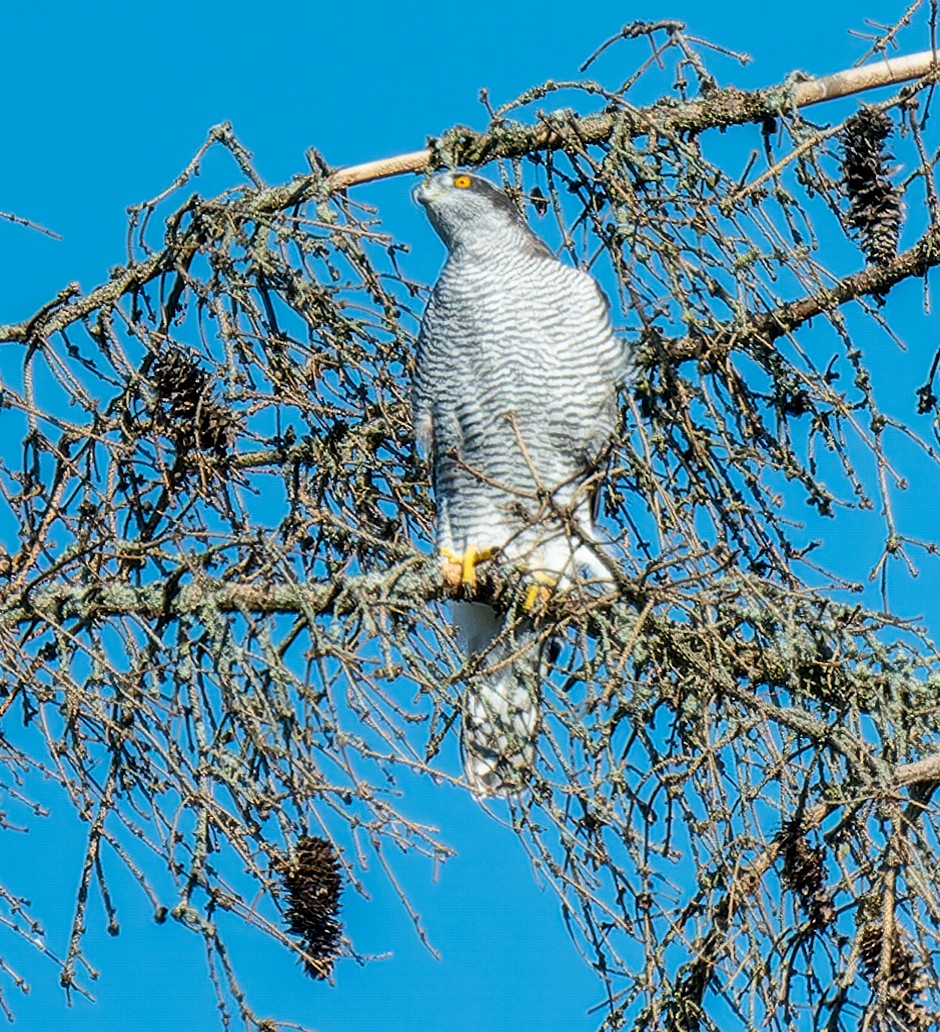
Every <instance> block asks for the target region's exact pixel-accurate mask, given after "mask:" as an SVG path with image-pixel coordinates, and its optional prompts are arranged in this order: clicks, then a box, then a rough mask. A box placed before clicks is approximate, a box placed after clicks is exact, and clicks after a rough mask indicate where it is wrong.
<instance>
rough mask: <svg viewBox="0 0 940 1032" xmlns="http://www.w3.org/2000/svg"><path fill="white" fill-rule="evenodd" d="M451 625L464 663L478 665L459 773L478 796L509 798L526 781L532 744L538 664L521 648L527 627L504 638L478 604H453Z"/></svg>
mask: <svg viewBox="0 0 940 1032" xmlns="http://www.w3.org/2000/svg"><path fill="white" fill-rule="evenodd" d="M454 619H455V622H456V623H457V625H458V627H459V628H460V631H461V636H462V638H463V643H464V647H465V649H466V652H467V655H468V657H469V656H472V655H474V654H476V655H479V656H481V657H482V661H483V663H484V669H483V670H482V672H481V673H480V674H479V675H477V676H476V677H475V678H474V679H473V681H472V683H471V684H470V685H469V686H468V688H467V690H466V693H465V695H464V703H463V728H462V733H461V738H460V745H461V752H462V753H463V767H464V773H465V775H466V778H467V781H468V782H469V783H470V788H471V789H472V790H473V792H474V793H475V794H476V795H478V796H489V795H514V794H515V793H517V792H519V791H521V789H522V788H523V787H524V786H525V783H526V781H527V780H528V776H529V774H530V772H531V771H532V768H533V765H534V763H535V749H536V743H537V741H538V726H539V704H538V692H539V687H538V673H539V662H538V657H537V655H536V650H535V649H531V648H529V649H527V648H526V646H527V645H528V644H529V643H530V642H531V640H532V638H533V636H534V631H533V629H532V625H531V623H530V622H529V621H527V620H526V621H522V622H521V624H520V625H519V626H517V627H516V628H515V629H514V630H513V633H512V634H509V633H505V634H504V630H505V626H504V622H503V620H502V619H501V618H499V617H498V616H497V615H496V613H495V611H494V610H493V608H492V606H488V605H484V604H483V603H481V602H458V603H455V605H454Z"/></svg>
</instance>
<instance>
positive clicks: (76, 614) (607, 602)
mask: <svg viewBox="0 0 940 1032" xmlns="http://www.w3.org/2000/svg"><path fill="white" fill-rule="evenodd" d="M508 584H509V582H508V581H507V580H505V579H504V578H503V577H501V576H499V575H498V574H495V573H493V572H492V571H487V572H484V573H483V574H482V575H481V581H480V592H481V595H482V596H485V597H487V598H491V597H493V596H494V595H497V596H498V595H503V593H504V592H505V591H506V588H507V586H508ZM622 587H623V590H622V591H621V592H620V593H618V594H609V595H607V596H604V597H602V598H601V597H595V596H591V597H589V598H588V599H585V598H584V597H583V596H580V597H579V596H577V594H576V593H570V594H565V595H563V596H560V597H559V598H558V600H557V602H556V603H553V605H552V612H554V613H555V614H556V615H557V617H558V619H559V621H560V622H561V623H563V624H564V623H567V622H570V621H572V620H576V621H577V622H578V623H579V624H580V625H582V626H584V627H585V628H586V629H587V630H588V632H589V633H592V634H598V635H599V636H601V637H603V638H605V639H607V638H608V637H609V635H610V631H611V627H612V626H617V625H619V624H620V623H621V622H622V621H623V622H626V624H628V625H629V627H631V628H632V626H633V624H634V622H635V614H636V611H637V609H638V608H640V607H641V606H642V604H643V602H644V601H649V600H648V599H645V596H643V595H642V593H641V592H640V591H639V590H637V591H634V590H632V588H631V585H630V583H629V582H626V581H625V582H624V584H623V586H622ZM448 594H452V592H451V591H450V590H449V589H448V588H447V586H446V584H445V582H444V580H443V578H442V572H441V567H440V564H439V563H438V561H437V560H436V558H433V557H428V556H423V555H415V556H414V557H412V558H410V559H407V560H405V561H404V562H402V563H400V564H399V565H398V566H395V567H393V568H391V569H386V570H380V571H377V572H376V573H369V574H358V575H349V576H345V577H338V578H335V579H333V580H330V581H324V582H315V583H309V584H275V585H270V584H250V583H248V584H246V583H229V582H226V581H223V580H219V579H218V578H209V577H205V576H201V575H199V576H195V577H194V578H193V580H191V581H189V582H188V583H186V584H179V583H178V582H177V581H175V580H174V579H173V578H170V579H169V580H168V581H166V582H161V583H157V584H150V585H146V586H133V585H129V584H127V583H125V582H123V581H110V582H107V581H105V582H102V583H101V584H100V585H98V586H93V587H87V586H83V585H76V584H60V585H55V586H50V587H44V588H38V589H35V590H32V591H24V592H22V593H20V594H18V595H17V596H16V597H14V598H12V599H10V600H8V601H7V603H6V604H5V606H4V607H3V608H2V609H0V629H3V630H7V631H15V629H16V628H17V627H18V626H22V627H30V628H35V625H36V624H37V623H43V624H46V625H47V626H49V627H50V628H51V627H60V626H63V625H65V624H72V623H74V622H78V623H79V624H82V625H86V626H88V625H94V624H96V623H99V622H100V621H103V620H109V619H112V620H113V619H115V618H119V619H120V618H129V619H135V620H139V621H145V622H148V623H156V622H158V621H166V620H178V619H180V618H181V617H185V616H195V617H197V618H198V617H200V615H204V616H208V614H209V613H239V614H243V615H245V616H246V617H249V618H250V617H259V618H264V617H268V616H274V615H284V614H286V615H296V616H298V617H306V618H308V619H309V618H313V617H319V616H327V615H332V616H344V615H347V614H351V613H354V612H357V611H362V610H363V609H373V608H374V607H376V606H377V605H386V606H391V607H394V608H400V609H402V610H412V609H414V608H415V607H416V606H418V605H420V604H422V603H426V602H432V601H435V600H440V599H443V598H445V597H446V596H447V595H448ZM509 594H510V596H511V595H512V592H510V593H509ZM556 607H557V608H556ZM605 614H606V615H605ZM547 616H548V614H546V617H547ZM611 621H613V622H612V623H611ZM643 633H644V635H645V636H646V637H647V638H648V639H649V640H648V642H647V651H649V652H650V653H651V654H661V655H662V656H663V657H665V658H667V659H668V657H669V655H670V653H671V651H676V650H677V652H678V653H681V655H682V656H683V657H684V659H685V661H686V662H690V661H700V662H701V664H702V665H703V671H704V672H703V683H704V682H706V681H707V680H708V679H709V676H710V675H709V674H708V672H707V670H706V669H705V668H708V667H709V665H711V667H712V671H713V673H714V674H715V675H717V673H718V671H717V669H716V668H715V666H714V664H715V657H711V658H710V657H709V656H708V655H706V654H702V655H699V648H692V649H691V651H690V643H692V644H694V642H693V639H695V637H696V635H700V634H701V629H700V628H696V627H695V626H694V625H688V624H684V623H682V624H679V623H675V622H673V621H671V620H670V619H669V618H668V617H658V618H652V617H650V618H648V619H647V620H646V621H645V622H644V625H643ZM699 645H700V643H699ZM721 652H722V657H723V658H722V660H721V662H720V663H719V665H720V666H721V668H722V669H723V671H724V675H723V676H722V677H721V678H720V680H721V691H722V692H723V693H724V694H725V695H727V696H730V697H732V698H734V699H735V700H736V701H737V702H738V703H739V704H741V705H745V706H749V707H752V708H753V709H754V711H755V712H756V713H758V714H760V715H761V716H763V717H764V719H766V720H768V721H770V722H771V723H776V724H779V725H780V726H782V727H786V728H788V729H789V730H790V731H791V732H793V733H795V734H798V735H801V736H804V737H806V738H811V739H813V738H814V739H818V740H820V741H826V742H828V743H829V745H830V746H831V747H833V748H835V749H836V750H837V751H838V752H840V753H843V754H844V755H846V756H847V758H851V757H850V754H852V753H853V751H855V750H853V748H850V747H851V746H853V742H852V740H851V739H850V736H847V735H845V734H843V733H842V731H841V729H840V728H838V727H833V726H832V725H830V724H828V723H827V722H826V721H824V720H822V719H820V718H818V717H814V716H812V715H811V714H810V713H808V712H806V711H804V710H803V709H801V708H800V707H798V706H783V705H780V704H778V703H771V702H770V701H769V700H768V699H767V698H765V697H764V696H762V695H761V694H760V693H755V686H757V685H760V684H781V683H786V681H787V680H788V679H789V678H790V677H791V676H793V675H797V676H805V677H806V678H807V679H808V680H812V678H813V674H814V671H813V669H812V663H811V662H809V661H807V663H806V664H804V665H805V666H806V669H805V670H803V671H797V670H795V669H794V667H793V665H792V660H788V659H784V658H783V657H781V658H779V659H778V658H776V657H775V656H774V655H773V650H768V649H766V648H764V649H758V648H755V647H754V645H753V643H749V642H747V641H741V642H740V643H739V644H735V642H734V640H733V639H727V638H726V639H724V640H723V642H722V650H721ZM690 657H692V659H690ZM696 657H697V660H696ZM828 673H829V674H830V676H831V675H832V673H833V671H832V670H831V669H829V670H828ZM729 677H730V678H731V679H732V680H731V681H729V680H728V678H729ZM738 682H740V683H741V684H742V687H741V688H740V689H737V688H736V683H738ZM744 685H746V686H747V687H743V686H744ZM846 690H847V691H849V690H851V686H850V685H849V684H848V682H847V683H846ZM861 752H864V753H865V756H867V757H869V759H868V761H866V763H864V764H862V763H861V760H860V759H859V758H858V757H855V760H856V765H859V764H861V765H862V766H866V767H867V765H868V763H870V762H873V763H875V765H876V767H878V768H880V769H882V770H883V772H884V774H885V775H887V777H888V779H889V780H888V781H881V782H879V783H880V784H881V785H882V787H883V788H885V789H886V790H887V789H888V788H890V786H891V785H893V786H895V787H897V788H901V787H906V786H911V785H915V784H923V783H925V782H926V783H931V782H937V781H940V755H931V756H926V757H924V758H923V759H920V760H917V761H914V762H909V763H906V764H899V765H897V766H895V767H894V768H893V769H892V768H889V767H881V762H880V761H879V760H878V759H877V758H876V757H875V756H874V755H869V754H868V753H867V752H865V750H861ZM861 752H860V756H861Z"/></svg>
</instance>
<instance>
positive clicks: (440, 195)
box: [412, 172, 554, 258]
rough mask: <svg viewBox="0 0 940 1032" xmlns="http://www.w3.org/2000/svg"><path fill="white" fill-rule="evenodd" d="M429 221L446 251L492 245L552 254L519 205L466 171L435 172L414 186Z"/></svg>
mask: <svg viewBox="0 0 940 1032" xmlns="http://www.w3.org/2000/svg"><path fill="white" fill-rule="evenodd" d="M412 196H413V197H414V199H415V200H416V201H417V202H418V203H419V204H423V205H424V207H425V209H426V211H427V213H428V218H429V219H430V220H431V225H432V226H433V227H434V228H435V229H436V230H437V234H438V236H439V237H440V238H441V240H443V241H444V243H445V244H446V245H447V249H448V251H456V250H458V249H465V250H468V251H477V250H479V251H483V252H491V251H492V250H493V249H494V247H502V248H505V247H514V248H522V249H523V250H525V251H526V252H527V253H529V254H534V255H538V256H540V257H543V258H552V257H554V255H552V252H551V251H550V250H549V249H548V247H546V245H545V244H544V243H542V241H541V240H539V238H538V237H537V236H536V235H535V234H534V233H533V232H532V230H531V229H529V227H528V225H526V221H525V219H524V218H523V216H522V213H521V212H520V211H519V209H518V208H517V207H516V206H515V204H513V202H512V201H511V200H510V199H509V198H508V197H507V196H506V194H505V193H504V192H503V191H502V190H500V189H499V187H497V186H496V185H494V184H493V183H491V182H490V181H489V180H488V179H483V177H482V176H474V175H471V174H470V173H469V172H438V173H437V174H436V175H433V176H431V177H430V179H426V180H425V181H424V182H423V183H420V184H419V185H418V186H416V187H415V189H414V191H413V193H412Z"/></svg>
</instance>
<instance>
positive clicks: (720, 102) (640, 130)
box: [0, 51, 940, 357]
mask: <svg viewBox="0 0 940 1032" xmlns="http://www.w3.org/2000/svg"><path fill="white" fill-rule="evenodd" d="M928 75H929V76H931V77H932V78H934V79H935V78H937V77H938V76H940V63H938V61H937V57H936V55H935V54H934V53H932V52H930V51H925V52H923V53H919V54H910V55H907V56H905V57H899V58H894V59H891V60H887V61H877V62H874V63H873V64H871V65H865V66H863V67H861V68H851V69H847V70H845V71H840V72H836V73H834V74H833V75H828V76H824V77H823V78H821V79H813V80H810V81H809V82H798V83H796V84H794V85H789V84H786V83H784V84H780V85H777V86H772V87H767V88H765V89H762V90H755V91H751V92H748V91H744V90H738V89H736V88H734V87H726V88H724V89H717V90H713V91H711V92H710V93H709V94H708V96H707V97H702V98H698V99H695V100H689V101H685V102H683V103H680V104H675V103H673V102H670V103H663V102H659V103H656V104H652V105H650V106H649V107H647V108H637V109H627V110H624V111H620V112H615V113H611V112H604V113H599V114H593V115H587V116H585V117H583V118H575V117H574V116H573V115H570V113H555V114H554V115H548V116H546V117H545V118H543V119H542V120H541V121H540V122H539V123H538V124H536V125H534V126H528V127H526V126H514V127H513V130H512V132H511V133H501V132H500V131H498V130H494V131H491V132H489V133H474V132H472V131H470V130H463V129H462V130H460V131H459V132H458V133H456V134H451V135H454V136H455V137H456V138H457V142H455V143H453V144H452V145H451V153H452V156H454V157H457V158H459V159H460V160H461V161H462V162H464V163H467V164H477V165H479V164H483V163H485V162H487V161H491V160H494V159H495V158H499V157H514V156H518V155H521V154H529V153H533V152H537V151H540V150H552V149H557V148H559V147H562V146H563V145H564V144H565V143H566V141H568V140H569V139H570V136H569V133H572V132H573V133H574V134H575V135H576V136H577V137H578V138H579V139H580V140H582V141H583V142H584V143H585V144H591V143H602V142H604V141H605V140H607V139H608V138H609V137H610V135H611V133H612V132H613V131H614V129H615V127H616V128H618V131H620V132H625V133H626V134H627V135H630V136H643V135H647V134H648V133H649V132H650V131H656V132H662V133H700V132H703V131H704V130H706V129H709V128H713V127H716V126H721V127H725V126H729V125H738V124H746V123H749V122H760V121H763V120H764V119H766V118H768V117H773V116H774V115H777V114H779V113H780V112H781V111H782V110H786V109H787V108H788V107H791V106H792V107H797V108H799V107H803V106H806V105H809V104H817V103H820V102H821V101H824V100H832V99H834V98H836V97H845V96H848V95H850V94H853V93H858V92H861V91H864V90H869V89H874V88H876V87H879V86H885V85H889V84H892V83H899V82H905V81H908V80H911V79H915V78H921V77H924V76H928ZM559 119H563V120H564V123H565V128H566V131H565V132H560V131H559V127H558V122H559ZM434 160H435V158H434V151H433V150H432V148H426V149H425V150H420V151H414V152H412V153H409V154H400V155H397V156H395V157H392V158H384V159H381V160H379V161H372V162H367V163H366V164H364V165H355V166H352V167H350V168H346V169H339V170H338V171H336V172H333V173H332V174H331V175H329V176H326V177H324V176H323V175H322V174H321V173H314V174H311V175H309V176H303V177H298V178H296V179H294V180H292V181H291V182H290V183H286V184H282V185H281V186H277V187H272V188H270V189H267V190H260V191H257V192H255V193H253V194H252V193H249V194H248V195H247V196H242V197H239V198H237V199H235V200H231V199H222V198H219V199H214V200H210V201H192V200H190V201H187V202H186V205H185V209H186V211H187V212H188V213H189V214H190V215H191V222H190V226H189V228H188V229H187V230H186V231H185V232H184V233H183V234H182V235H181V237H180V238H179V239H178V240H176V241H174V243H172V244H170V245H168V246H167V247H166V248H165V249H164V250H163V251H161V252H158V253H156V254H154V255H152V256H150V257H149V258H147V259H146V260H145V261H143V262H140V263H134V264H131V265H129V266H127V267H126V268H121V269H120V270H118V272H117V273H116V274H115V275H114V277H113V278H112V279H111V280H109V281H108V282H107V283H104V284H102V285H101V286H99V287H97V288H95V289H94V290H92V291H91V292H90V293H89V294H86V295H85V296H84V297H79V298H76V299H75V300H71V301H69V302H68V303H66V304H56V305H55V306H54V307H53V308H50V309H49V310H41V311H40V312H39V313H37V314H36V315H34V316H33V317H32V318H30V319H28V320H25V321H24V322H21V323H13V324H8V325H0V343H9V342H14V341H16V342H24V341H28V340H30V339H33V340H35V339H42V338H43V337H48V336H49V335H50V334H53V333H57V332H60V331H62V330H64V329H65V328H66V327H68V326H70V325H72V324H73V323H75V322H77V321H79V320H80V319H84V318H87V317H88V316H90V315H91V314H92V313H93V312H95V311H97V310H98V309H99V308H103V307H107V306H113V305H114V304H116V303H117V301H118V300H119V299H120V298H121V297H123V296H124V295H126V294H128V293H131V292H133V291H135V290H139V289H141V288H142V287H143V286H145V285H146V284H147V283H149V282H151V281H152V280H154V279H156V278H157V277H159V276H161V275H163V274H165V273H167V272H171V271H172V270H173V269H174V268H175V267H176V264H177V261H178V260H179V258H180V255H181V253H185V254H188V255H190V256H191V255H192V253H194V252H195V250H196V249H197V248H198V247H199V246H201V244H202V243H203V241H202V239H201V235H200V231H199V230H198V229H197V228H195V227H198V226H199V225H200V224H201V222H202V220H201V219H199V218H197V217H196V216H197V215H198V214H199V209H202V208H205V209H206V210H209V209H211V210H212V211H217V210H218V208H219V206H220V205H222V206H225V207H228V208H229V209H231V210H232V211H233V213H237V214H238V216H239V217H241V218H246V219H251V218H253V217H257V216H265V215H271V214H273V213H276V212H279V211H284V210H287V209H290V208H293V207H296V206H298V205H300V204H303V203H305V202H307V201H310V200H313V199H316V198H323V197H327V196H329V195H330V194H332V193H337V192H340V191H342V190H345V189H347V188H348V187H350V186H354V185H357V184H361V183H367V182H373V181H375V180H378V179H384V178H388V177H389V176H397V175H402V174H404V173H408V172H421V171H423V170H424V169H426V168H427V167H428V165H429V163H431V162H432V161H434ZM171 221H172V219H171ZM932 264H935V262H933V263H932ZM895 282H896V281H895ZM892 285H893V284H892ZM872 292H877V291H876V290H873V291H872ZM840 303H841V302H840ZM819 310H820V311H822V310H823V309H822V308H820V309H819ZM807 318H811V316H807ZM782 332H786V330H784V331H782ZM778 336H779V334H778ZM681 350H682V348H681V346H680V351H681ZM687 357H693V356H692V355H689V356H687Z"/></svg>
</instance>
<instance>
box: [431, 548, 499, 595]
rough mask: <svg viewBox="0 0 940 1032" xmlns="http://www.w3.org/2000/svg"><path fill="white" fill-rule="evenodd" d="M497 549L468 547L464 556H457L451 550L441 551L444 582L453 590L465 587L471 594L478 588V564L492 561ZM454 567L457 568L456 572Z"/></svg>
mask: <svg viewBox="0 0 940 1032" xmlns="http://www.w3.org/2000/svg"><path fill="white" fill-rule="evenodd" d="M496 552H497V549H495V548H477V546H476V545H468V546H467V548H466V550H465V551H464V553H463V555H457V553H456V552H452V551H451V550H450V549H449V548H442V549H441V558H442V559H443V561H444V580H445V581H446V582H447V583H448V584H449V585H450V587H452V588H458V587H460V585H465V586H466V587H467V588H469V589H470V591H471V592H473V591H475V590H476V586H477V571H476V567H477V563H482V562H484V561H485V560H487V559H492V558H493V556H494V555H496ZM454 567H457V569H456V570H455V569H454Z"/></svg>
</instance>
